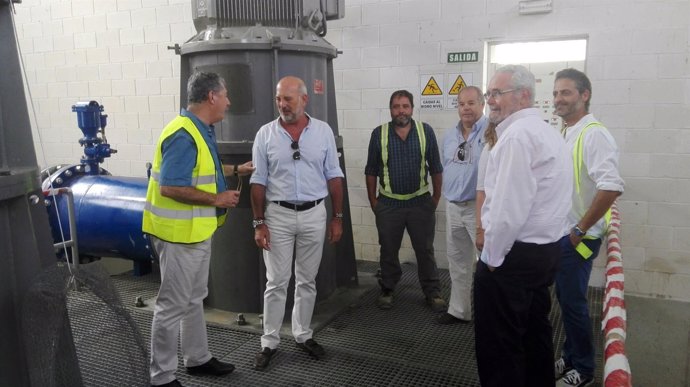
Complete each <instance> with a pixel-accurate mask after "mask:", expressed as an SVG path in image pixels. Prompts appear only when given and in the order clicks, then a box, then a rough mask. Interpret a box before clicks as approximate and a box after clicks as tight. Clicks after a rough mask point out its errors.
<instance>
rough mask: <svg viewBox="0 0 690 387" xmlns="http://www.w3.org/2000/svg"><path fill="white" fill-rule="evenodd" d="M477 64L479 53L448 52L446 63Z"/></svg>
mask: <svg viewBox="0 0 690 387" xmlns="http://www.w3.org/2000/svg"><path fill="white" fill-rule="evenodd" d="M463 62H479V51H467V52H449V53H448V63H463Z"/></svg>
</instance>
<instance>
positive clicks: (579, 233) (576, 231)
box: [570, 225, 587, 238]
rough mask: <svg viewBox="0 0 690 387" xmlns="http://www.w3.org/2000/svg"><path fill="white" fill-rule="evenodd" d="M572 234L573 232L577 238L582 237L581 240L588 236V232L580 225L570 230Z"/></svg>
mask: <svg viewBox="0 0 690 387" xmlns="http://www.w3.org/2000/svg"><path fill="white" fill-rule="evenodd" d="M570 232H572V233H573V234H575V236H577V237H580V238H582V237H583V236H585V234H587V232H586V231H582V229H581V228H580V226H578V225H575V226H573V228H571V229H570Z"/></svg>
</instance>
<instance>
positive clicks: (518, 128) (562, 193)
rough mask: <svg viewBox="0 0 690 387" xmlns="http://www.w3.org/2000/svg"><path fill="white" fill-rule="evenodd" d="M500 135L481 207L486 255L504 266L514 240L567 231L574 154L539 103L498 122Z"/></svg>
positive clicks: (552, 237)
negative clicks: (551, 124)
mask: <svg viewBox="0 0 690 387" xmlns="http://www.w3.org/2000/svg"><path fill="white" fill-rule="evenodd" d="M496 132H497V134H498V137H499V138H500V139H501V140H500V141H498V143H497V144H496V146H495V147H494V148H493V149H492V150H491V152H490V153H489V161H488V164H487V167H486V177H485V182H484V189H485V191H486V201H485V202H484V206H483V207H482V216H481V219H482V225H483V226H484V230H485V231H484V250H483V251H482V255H481V260H482V261H483V262H484V263H486V264H487V265H489V266H494V267H497V266H501V265H502V264H503V260H504V259H505V256H506V254H508V252H509V251H510V249H511V248H512V246H513V243H515V242H516V241H518V242H527V243H536V244H547V243H552V242H556V241H558V240H559V239H561V238H562V237H563V235H565V234H566V233H567V230H568V223H567V216H568V212H569V211H570V206H571V195H572V190H573V167H572V163H573V162H572V159H571V156H570V153H569V150H568V148H567V145H566V144H565V141H564V140H563V137H562V136H561V134H560V133H558V131H557V130H555V129H554V128H553V127H551V126H550V125H548V124H547V123H545V122H544V120H543V119H542V117H541V114H540V112H539V111H538V110H537V109H534V108H528V109H522V110H519V111H517V112H515V113H513V114H511V115H510V116H508V117H507V118H506V119H505V120H504V121H503V122H501V123H500V124H499V125H498V126H497V127H496Z"/></svg>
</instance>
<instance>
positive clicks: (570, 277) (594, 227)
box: [553, 69, 624, 387]
mask: <svg viewBox="0 0 690 387" xmlns="http://www.w3.org/2000/svg"><path fill="white" fill-rule="evenodd" d="M591 98H592V84H591V82H590V81H589V79H588V78H587V76H586V75H585V74H584V73H583V72H581V71H578V70H575V69H565V70H562V71H559V72H558V73H557V74H556V80H555V82H554V87H553V103H554V106H555V108H556V114H557V115H559V116H560V117H561V118H562V119H563V126H564V127H563V136H564V137H565V141H566V143H567V144H568V152H569V154H572V157H573V172H574V173H575V179H574V182H575V187H574V190H573V192H572V194H571V195H572V209H571V211H570V214H569V215H568V224H569V226H570V227H571V228H570V233H569V234H568V235H566V236H564V237H563V238H562V239H561V260H560V268H559V271H558V273H557V274H556V295H557V297H558V301H559V304H560V305H561V316H562V317H563V326H564V328H565V336H566V338H565V343H564V345H563V354H562V357H561V358H560V359H558V360H557V361H556V364H555V369H556V377H557V378H562V379H560V380H559V385H562V386H577V387H582V386H589V385H590V384H592V383H593V381H594V368H595V364H594V345H593V342H592V322H591V320H590V318H589V309H588V308H587V285H588V283H589V276H590V274H591V272H592V261H593V260H594V259H595V258H596V257H597V254H598V253H599V248H600V247H601V243H602V238H603V237H604V236H605V234H606V229H607V227H608V220H609V217H610V212H609V209H610V208H611V205H612V204H613V202H614V201H615V200H616V198H617V197H618V196H619V195H620V194H621V193H622V192H623V185H624V183H623V179H621V177H620V175H619V173H618V147H617V146H616V142H615V140H614V139H613V137H612V136H611V134H610V133H609V132H608V130H607V129H606V128H605V127H604V126H603V125H602V124H601V123H599V122H597V120H596V119H595V118H594V116H593V115H592V114H589V103H590V100H591ZM607 214H609V215H608V216H607Z"/></svg>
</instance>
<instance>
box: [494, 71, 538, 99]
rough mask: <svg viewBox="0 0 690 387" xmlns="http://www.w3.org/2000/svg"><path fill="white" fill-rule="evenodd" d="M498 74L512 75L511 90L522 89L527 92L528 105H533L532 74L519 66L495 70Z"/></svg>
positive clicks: (533, 81) (533, 82)
mask: <svg viewBox="0 0 690 387" xmlns="http://www.w3.org/2000/svg"><path fill="white" fill-rule="evenodd" d="M498 73H508V74H512V76H511V78H510V82H511V88H513V89H524V90H527V91H528V92H529V98H530V104H531V105H534V84H535V80H534V74H532V72H530V71H529V70H528V69H527V67H525V66H521V65H506V66H503V67H500V68H499V69H498V70H496V74H498Z"/></svg>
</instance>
